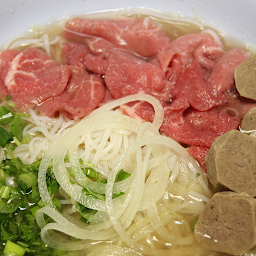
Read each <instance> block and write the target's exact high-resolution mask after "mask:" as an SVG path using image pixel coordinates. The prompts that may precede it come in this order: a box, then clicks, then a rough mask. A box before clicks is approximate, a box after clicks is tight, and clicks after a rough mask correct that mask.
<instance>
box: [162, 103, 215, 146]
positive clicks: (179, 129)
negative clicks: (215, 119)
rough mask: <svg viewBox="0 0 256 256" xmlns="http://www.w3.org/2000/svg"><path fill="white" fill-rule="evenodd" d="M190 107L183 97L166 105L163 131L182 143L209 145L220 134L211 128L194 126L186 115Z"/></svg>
mask: <svg viewBox="0 0 256 256" xmlns="http://www.w3.org/2000/svg"><path fill="white" fill-rule="evenodd" d="M188 108H189V104H188V102H187V101H186V100H183V99H179V100H176V101H175V102H173V103H172V105H171V106H167V107H165V108H164V122H163V125H162V127H161V131H162V132H164V133H165V134H166V135H167V136H169V137H171V138H173V139H175V140H177V141H179V142H181V143H185V144H188V145H195V146H203V147H209V146H210V145H211V144H212V143H213V141H214V140H215V139H216V138H217V136H218V135H217V134H216V133H215V132H212V131H210V130H201V129H197V128H196V127H194V126H193V125H192V124H191V123H190V122H189V120H187V119H186V118H185V117H184V112H185V110H186V109H188Z"/></svg>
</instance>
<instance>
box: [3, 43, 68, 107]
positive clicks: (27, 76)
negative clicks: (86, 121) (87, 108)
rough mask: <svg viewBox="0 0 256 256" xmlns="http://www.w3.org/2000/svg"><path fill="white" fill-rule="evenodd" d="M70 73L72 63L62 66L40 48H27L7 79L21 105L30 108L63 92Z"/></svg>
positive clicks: (10, 90) (15, 59)
mask: <svg viewBox="0 0 256 256" xmlns="http://www.w3.org/2000/svg"><path fill="white" fill-rule="evenodd" d="M70 75H71V70H70V68H69V67H68V66H66V65H60V66H59V65H58V64H57V63H56V62H55V61H54V60H53V59H51V58H50V57H49V56H48V55H47V54H46V53H44V52H43V51H41V50H39V49H36V48H27V49H26V50H25V51H24V52H21V53H19V54H18V55H17V56H16V57H15V58H14V59H13V60H12V62H11V64H10V69H9V71H8V73H7V74H6V77H5V80H4V83H5V85H6V87H7V89H8V92H9V94H10V95H11V97H12V100H13V101H14V102H15V103H16V105H17V107H18V108H19V109H20V110H22V111H26V110H27V109H29V108H31V107H34V106H36V105H38V104H40V103H42V102H43V101H45V100H47V99H48V98H50V97H54V96H58V95H60V94H61V93H62V92H63V91H64V89H65V88H66V86H67V83H68V80H69V77H70Z"/></svg>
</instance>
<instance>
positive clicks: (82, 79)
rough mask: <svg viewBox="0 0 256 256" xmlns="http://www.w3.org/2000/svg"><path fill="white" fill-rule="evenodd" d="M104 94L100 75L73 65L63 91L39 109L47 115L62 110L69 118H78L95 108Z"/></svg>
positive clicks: (52, 115) (53, 114)
mask: <svg viewBox="0 0 256 256" xmlns="http://www.w3.org/2000/svg"><path fill="white" fill-rule="evenodd" d="M104 96H105V88H104V85H103V79H102V78H101V77H99V76H97V75H95V74H89V73H87V72H86V71H85V70H84V69H83V68H81V67H75V66H73V67H72V76H71V79H70V81H69V83H68V86H67V88H66V89H65V91H64V92H63V93H62V94H61V95H60V96H57V97H54V98H52V99H49V100H47V101H45V102H44V103H43V104H42V105H41V106H40V107H39V110H40V111H41V112H42V113H43V114H44V115H47V116H49V117H54V116H55V115H57V114H58V113H59V112H64V113H65V114H66V116H67V117H69V118H71V119H79V118H82V117H84V116H87V115H88V114H90V113H91V112H92V111H93V110H94V109H95V108H97V107H98V106H99V104H100V102H101V101H102V100H103V98H104Z"/></svg>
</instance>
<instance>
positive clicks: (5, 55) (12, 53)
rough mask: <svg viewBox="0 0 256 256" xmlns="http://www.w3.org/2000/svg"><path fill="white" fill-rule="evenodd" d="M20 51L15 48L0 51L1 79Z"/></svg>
mask: <svg viewBox="0 0 256 256" xmlns="http://www.w3.org/2000/svg"><path fill="white" fill-rule="evenodd" d="M20 53H21V51H19V50H17V49H8V50H5V51H2V52H1V53H0V77H1V79H2V80H3V81H4V80H5V77H6V75H7V73H8V71H9V70H10V67H11V62H12V60H13V59H14V58H15V57H16V56H17V55H18V54H20Z"/></svg>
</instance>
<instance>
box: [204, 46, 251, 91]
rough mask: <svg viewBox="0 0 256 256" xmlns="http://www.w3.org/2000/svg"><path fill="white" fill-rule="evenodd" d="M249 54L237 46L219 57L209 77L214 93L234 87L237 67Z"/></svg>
mask: <svg viewBox="0 0 256 256" xmlns="http://www.w3.org/2000/svg"><path fill="white" fill-rule="evenodd" d="M249 56H250V54H249V53H248V52H246V51H244V50H243V49H241V48H235V49H232V50H230V51H228V52H227V53H226V54H225V55H223V56H222V58H220V59H219V61H218V62H217V63H216V65H215V66H214V68H213V70H212V74H211V76H210V77H209V79H208V82H209V85H210V86H211V88H212V91H213V93H214V95H218V94H220V93H222V92H224V91H227V90H230V89H231V88H232V87H234V72H235V69H236V68H237V67H238V65H239V64H241V63H242V62H244V61H245V60H246V59H247V58H248V57H249Z"/></svg>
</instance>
